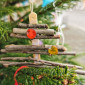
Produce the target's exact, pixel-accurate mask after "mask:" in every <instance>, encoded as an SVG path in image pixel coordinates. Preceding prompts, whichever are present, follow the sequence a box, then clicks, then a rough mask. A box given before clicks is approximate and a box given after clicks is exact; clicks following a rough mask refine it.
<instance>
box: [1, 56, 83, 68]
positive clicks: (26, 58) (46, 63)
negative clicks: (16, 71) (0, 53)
mask: <svg viewBox="0 0 85 85" xmlns="http://www.w3.org/2000/svg"><path fill="white" fill-rule="evenodd" d="M1 60H22V61H23V60H32V61H37V62H40V63H41V65H50V66H59V67H63V68H64V67H65V66H68V67H69V68H73V67H75V68H77V69H82V67H81V66H76V65H71V64H62V63H57V62H52V61H46V60H37V59H34V58H31V57H5V58H1ZM40 63H39V64H40ZM28 64H29V63H28ZM37 64H38V63H37Z"/></svg>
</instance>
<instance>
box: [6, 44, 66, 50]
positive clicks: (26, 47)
mask: <svg viewBox="0 0 85 85" xmlns="http://www.w3.org/2000/svg"><path fill="white" fill-rule="evenodd" d="M51 46H52V45H41V46H36V45H6V46H5V49H6V50H8V51H11V50H19V51H20V50H48V49H49V48H51ZM54 46H56V47H57V48H58V51H61V52H63V51H66V50H67V49H66V48H65V47H64V46H61V45H54Z"/></svg>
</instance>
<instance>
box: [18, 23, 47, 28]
mask: <svg viewBox="0 0 85 85" xmlns="http://www.w3.org/2000/svg"><path fill="white" fill-rule="evenodd" d="M18 26H19V27H24V28H48V25H47V24H25V23H18Z"/></svg>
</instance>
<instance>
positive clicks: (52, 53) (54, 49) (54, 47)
mask: <svg viewBox="0 0 85 85" xmlns="http://www.w3.org/2000/svg"><path fill="white" fill-rule="evenodd" d="M48 53H49V54H51V55H56V54H58V49H57V47H56V46H52V47H51V49H48Z"/></svg>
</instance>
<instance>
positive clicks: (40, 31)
mask: <svg viewBox="0 0 85 85" xmlns="http://www.w3.org/2000/svg"><path fill="white" fill-rule="evenodd" d="M27 30H28V29H21V28H13V33H16V34H27ZM34 30H35V31H36V33H37V34H44V35H51V36H53V35H54V29H34Z"/></svg>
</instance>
